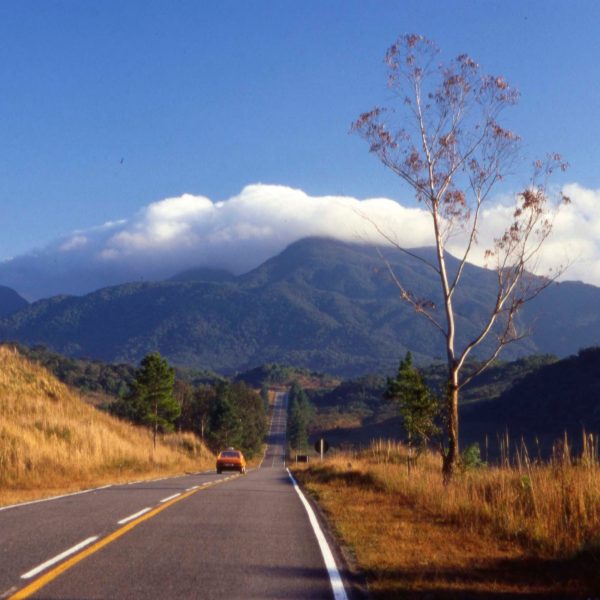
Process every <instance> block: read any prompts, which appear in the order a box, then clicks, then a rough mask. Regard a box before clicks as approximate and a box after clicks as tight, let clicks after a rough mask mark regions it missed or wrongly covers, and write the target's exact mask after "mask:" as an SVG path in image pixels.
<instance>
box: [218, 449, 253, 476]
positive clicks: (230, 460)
mask: <svg viewBox="0 0 600 600" xmlns="http://www.w3.org/2000/svg"><path fill="white" fill-rule="evenodd" d="M227 469H233V470H235V471H239V472H240V473H245V472H246V459H245V458H244V455H243V454H242V453H241V452H240V451H239V450H234V449H233V448H227V450H223V452H220V453H219V456H217V473H219V474H220V473H221V472H222V471H225V470H227Z"/></svg>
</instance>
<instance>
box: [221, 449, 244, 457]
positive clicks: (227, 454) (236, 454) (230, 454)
mask: <svg viewBox="0 0 600 600" xmlns="http://www.w3.org/2000/svg"><path fill="white" fill-rule="evenodd" d="M221 456H222V457H223V458H239V456H240V453H239V452H232V451H231V450H226V451H225V452H221Z"/></svg>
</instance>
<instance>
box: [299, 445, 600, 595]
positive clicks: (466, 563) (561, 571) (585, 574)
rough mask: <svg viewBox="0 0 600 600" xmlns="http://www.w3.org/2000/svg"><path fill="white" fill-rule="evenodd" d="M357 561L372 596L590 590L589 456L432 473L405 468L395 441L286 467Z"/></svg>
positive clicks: (596, 496)
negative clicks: (448, 480) (448, 479)
mask: <svg viewBox="0 0 600 600" xmlns="http://www.w3.org/2000/svg"><path fill="white" fill-rule="evenodd" d="M296 471H297V476H298V478H299V479H300V481H301V482H302V483H303V484H304V485H305V486H306V487H307V489H308V490H309V491H310V492H311V493H313V494H314V495H315V496H316V497H317V499H318V501H319V503H320V504H321V505H322V506H323V508H324V510H325V511H326V513H327V514H328V516H329V518H330V519H331V521H332V523H333V524H334V527H335V528H336V530H337V532H338V533H339V535H340V536H341V538H342V539H343V540H344V541H345V542H346V543H347V544H348V546H349V547H350V548H351V549H352V551H353V553H354V555H355V557H356V561H357V563H358V565H359V567H360V568H361V569H362V570H363V571H364V572H366V574H367V577H368V580H369V584H370V587H371V590H372V592H373V594H374V596H375V597H376V598H395V597H403V598H404V597H407V598H410V597H422V595H423V594H427V593H429V594H434V596H433V597H435V598H455V597H456V598H462V597H465V594H466V595H467V596H466V597H473V598H478V597H489V594H498V595H502V594H508V595H523V594H525V595H528V596H529V597H531V596H536V597H540V598H551V597H568V598H578V597H587V596H593V595H598V592H599V590H600V578H599V576H598V574H599V573H600V552H599V551H598V549H599V541H600V537H599V536H600V468H599V466H598V464H597V463H596V462H594V461H592V462H585V461H584V462H583V463H580V464H573V463H571V462H567V461H562V462H560V463H556V462H555V463H554V464H551V465H545V466H543V465H531V464H526V465H523V464H522V465H521V469H520V470H519V468H518V467H503V468H486V469H479V470H475V471H468V472H465V473H462V474H460V475H458V476H457V477H456V479H455V481H454V482H453V483H452V484H451V485H450V486H448V487H445V486H444V485H443V483H442V480H441V476H440V461H439V459H438V458H437V457H436V456H434V455H428V456H423V457H421V459H420V461H419V464H418V465H417V467H416V468H414V469H413V470H412V471H411V473H410V475H409V473H408V471H407V468H406V454H405V452H404V450H403V449H402V447H401V446H399V445H397V444H394V443H379V444H374V445H373V446H372V448H371V449H370V450H369V451H365V452H362V453H359V454H356V453H355V454H346V455H338V456H336V457H334V458H333V459H331V460H328V461H325V462H324V463H323V464H318V463H317V464H313V465H311V466H310V467H309V468H308V469H306V470H301V469H296Z"/></svg>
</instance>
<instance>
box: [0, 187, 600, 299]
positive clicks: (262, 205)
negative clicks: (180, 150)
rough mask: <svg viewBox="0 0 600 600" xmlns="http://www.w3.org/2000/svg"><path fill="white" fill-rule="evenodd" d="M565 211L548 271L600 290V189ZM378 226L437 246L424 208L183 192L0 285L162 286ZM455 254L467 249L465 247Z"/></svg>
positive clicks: (494, 208) (50, 291)
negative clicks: (191, 272)
mask: <svg viewBox="0 0 600 600" xmlns="http://www.w3.org/2000/svg"><path fill="white" fill-rule="evenodd" d="M565 192H566V193H567V195H569V196H570V197H571V198H572V200H573V202H572V204H571V205H570V206H568V207H566V208H565V209H563V210H561V212H560V213H559V215H558V216H557V217H556V221H555V233H554V235H553V237H552V240H551V241H549V243H548V244H547V246H546V248H545V252H544V257H543V260H542V262H541V269H544V268H545V267H547V266H549V265H557V264H564V263H565V261H571V262H572V263H573V264H572V265H571V267H570V269H569V271H568V272H567V274H566V278H568V279H581V280H583V281H586V282H588V283H594V284H596V285H598V284H600V190H587V189H585V188H582V187H580V186H578V185H576V184H573V185H570V186H567V187H566V188H565ZM510 213H511V208H510V206H508V205H505V204H503V203H497V204H495V205H490V207H489V208H488V209H487V210H486V213H485V215H484V218H483V219H482V224H483V225H482V227H481V230H480V236H479V237H480V248H481V252H479V253H478V256H479V259H480V260H481V257H482V255H483V254H482V253H483V249H484V248H485V247H487V246H488V245H489V244H490V242H491V240H492V239H493V237H494V235H497V234H498V231H499V230H500V226H501V225H502V224H504V223H506V222H507V220H508V219H509V217H510ZM377 228H379V229H380V230H381V231H384V232H385V233H386V234H387V235H389V236H392V237H393V238H394V239H395V240H396V241H397V242H398V243H399V244H402V245H404V246H406V247H418V246H427V245H431V244H432V243H433V237H432V231H431V222H430V218H429V216H428V214H427V213H426V212H425V211H424V210H422V209H420V208H410V207H406V206H402V205H401V204H399V203H398V202H395V201H393V200H390V199H386V198H369V199H365V200H358V199H356V198H351V197H347V196H318V197H316V196H309V195H308V194H306V193H304V192H303V191H302V190H298V189H292V188H289V187H285V186H280V185H264V184H255V185H249V186H246V187H245V188H244V189H243V190H242V191H241V192H240V194H239V195H237V196H234V197H232V198H230V199H228V200H225V201H212V200H210V199H209V198H206V197H204V196H194V195H190V194H184V195H183V196H180V197H176V198H167V199H165V200H160V201H158V202H154V203H152V204H150V205H148V206H147V207H145V208H143V209H142V210H140V211H139V212H138V213H137V214H136V215H134V216H133V217H131V218H130V219H126V220H120V221H115V222H111V223H105V224H104V225H102V226H99V227H96V228H93V229H89V230H85V231H76V232H73V233H72V234H71V235H69V236H67V237H65V238H63V239H60V240H57V241H56V242H55V243H53V244H50V245H49V246H47V247H45V248H42V249H39V250H36V251H34V252H31V253H28V254H25V255H22V256H18V257H15V258H13V259H11V260H8V261H4V262H3V263H0V284H2V285H6V286H9V287H12V288H14V289H16V290H17V291H18V292H19V293H21V294H22V295H24V296H25V297H27V298H28V299H37V298H41V297H47V296H51V295H55V294H63V293H68V294H83V293H86V292H89V291H92V290H94V289H98V288H100V287H103V286H107V285H114V284H118V283H124V282H127V281H140V280H158V279H164V278H167V277H170V276H171V275H174V274H175V273H177V272H179V271H182V270H185V269H188V268H193V267H201V266H204V267H213V268H220V269H227V270H229V271H231V272H233V273H236V274H239V273H243V272H246V271H248V270H250V269H252V268H254V267H256V266H258V265H259V264H261V263H262V262H264V261H265V260H266V259H268V258H270V257H271V256H273V255H275V254H277V253H278V252H280V251H282V250H283V249H284V248H285V247H286V246H288V245H289V244H291V243H292V242H294V241H296V240H298V239H301V238H304V237H307V236H324V237H333V238H336V239H340V240H343V241H348V242H358V243H374V244H383V243H385V240H384V239H383V238H382V236H381V234H380V233H379V232H378V231H377ZM453 243H454V245H451V246H450V248H449V249H450V250H451V251H454V252H458V250H459V249H460V246H459V241H458V240H456V241H454V242H453Z"/></svg>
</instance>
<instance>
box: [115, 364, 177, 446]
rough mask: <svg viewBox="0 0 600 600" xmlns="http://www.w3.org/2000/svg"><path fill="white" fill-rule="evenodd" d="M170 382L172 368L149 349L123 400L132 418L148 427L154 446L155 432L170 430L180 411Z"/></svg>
mask: <svg viewBox="0 0 600 600" xmlns="http://www.w3.org/2000/svg"><path fill="white" fill-rule="evenodd" d="M174 382H175V370H174V369H173V368H172V367H170V366H169V363H168V362H167V361H166V360H165V359H164V358H162V357H161V355H160V354H159V353H158V352H153V353H152V354H148V355H147V356H145V357H144V359H143V360H142V362H141V363H140V368H139V369H138V370H137V371H136V374H135V381H134V382H133V390H132V393H131V394H130V396H129V397H128V398H127V399H126V400H127V402H126V403H127V404H128V405H129V407H130V408H129V412H130V414H131V415H132V417H133V419H132V420H135V421H136V422H140V423H145V424H147V425H150V426H151V427H152V431H153V442H154V447H155V448H156V436H157V433H158V431H159V430H160V431H172V430H173V423H174V422H175V420H176V419H177V417H179V415H180V414H181V406H180V405H179V403H178V402H177V400H176V398H175V396H174V395H173V385H174Z"/></svg>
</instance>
